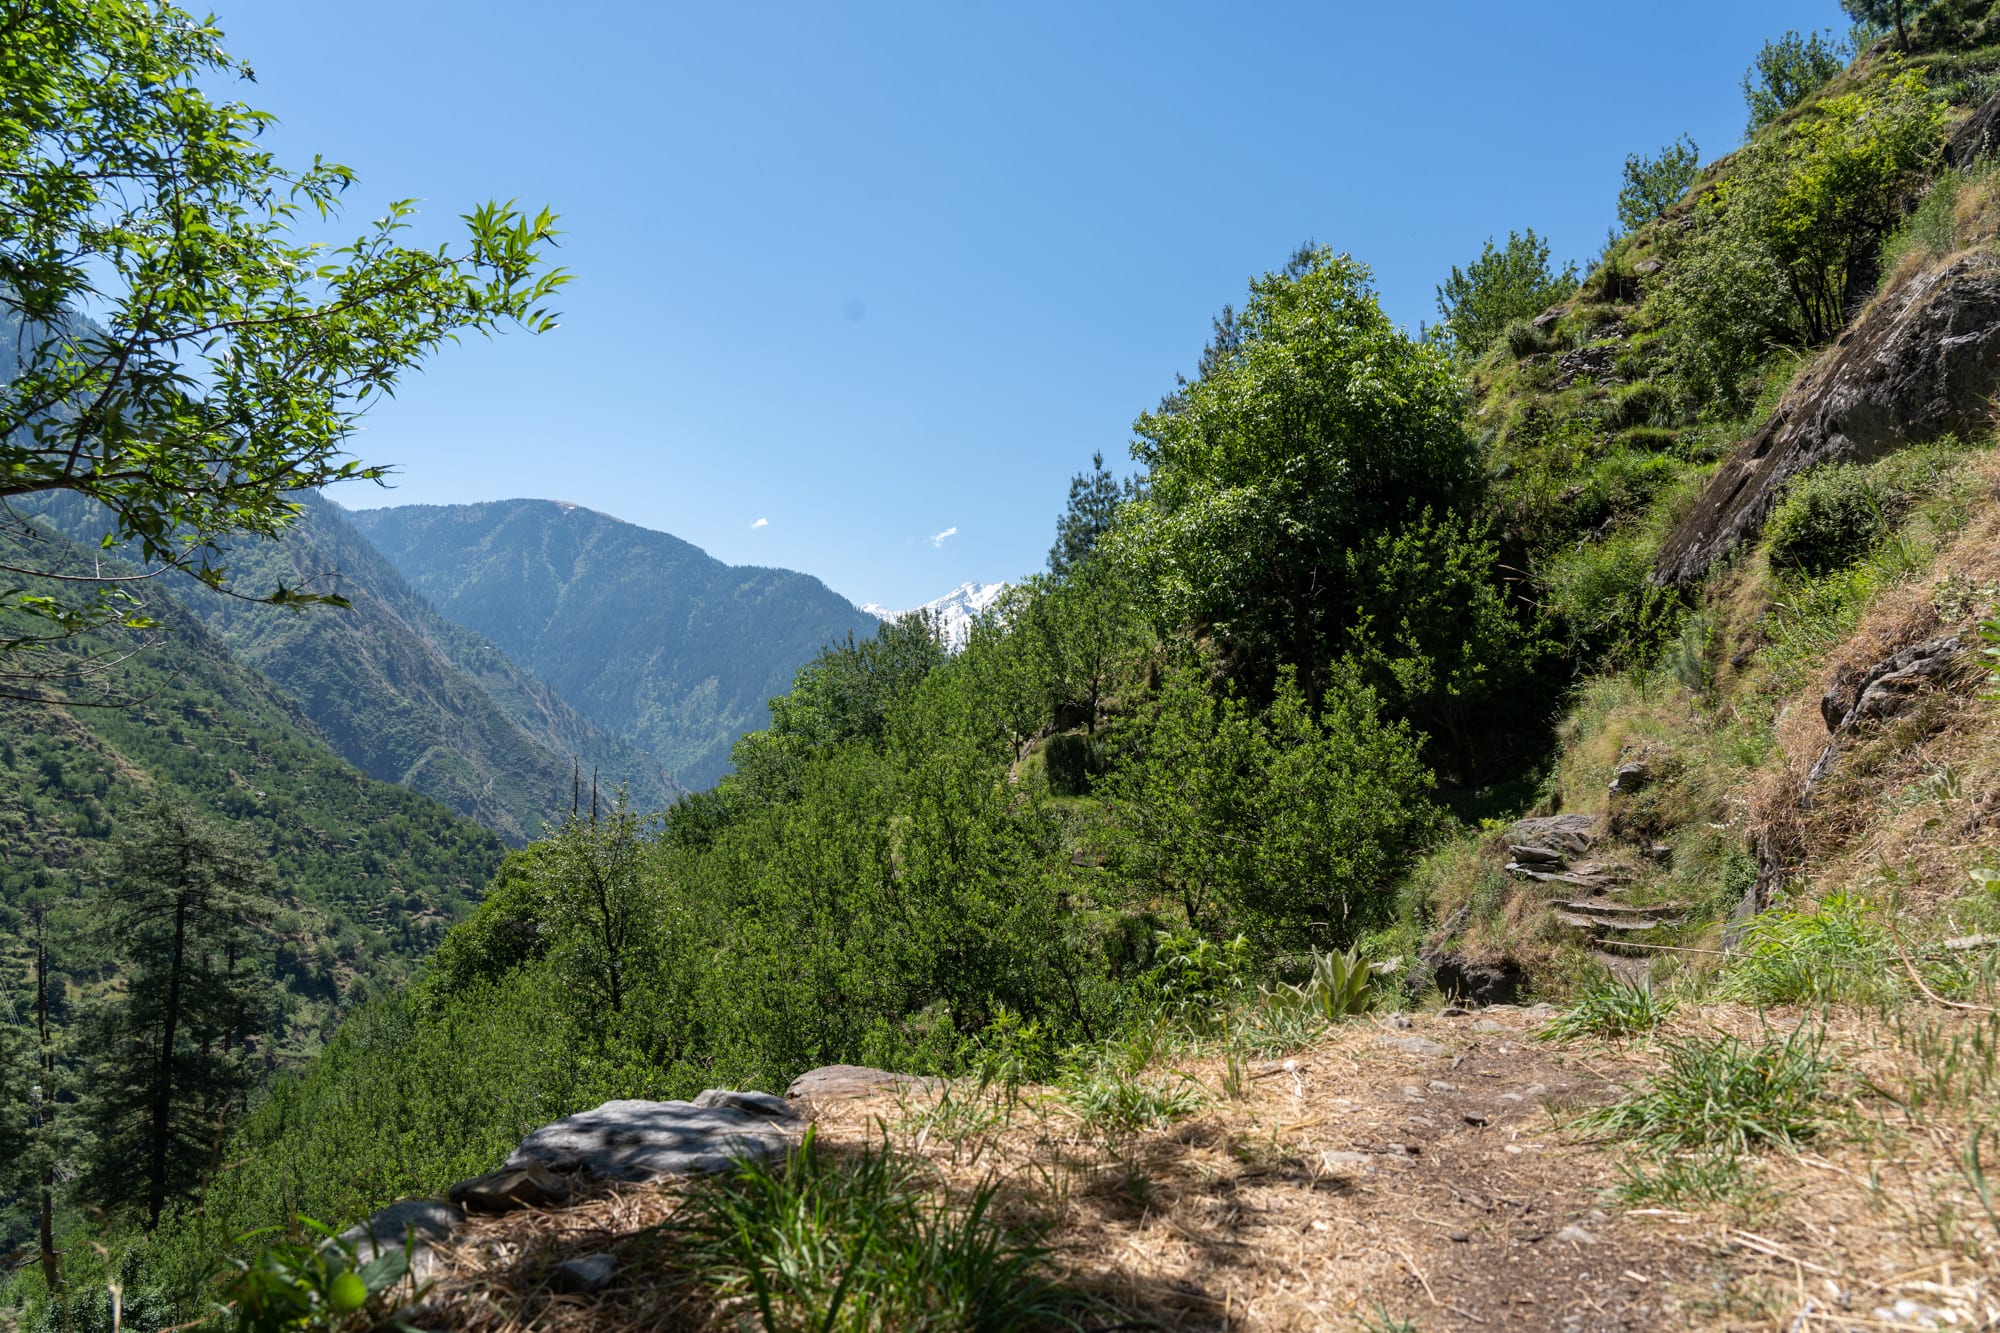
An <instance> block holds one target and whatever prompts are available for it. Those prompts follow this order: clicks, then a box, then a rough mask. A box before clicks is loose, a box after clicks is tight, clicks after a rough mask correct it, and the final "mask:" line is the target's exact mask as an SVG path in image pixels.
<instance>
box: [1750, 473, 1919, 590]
mask: <svg viewBox="0 0 2000 1333" xmlns="http://www.w3.org/2000/svg"><path fill="white" fill-rule="evenodd" d="M1883 501H1884V496H1883V494H1882V491H1881V488H1880V487H1879V486H1878V485H1877V484H1876V482H1875V480H1874V479H1873V478H1872V477H1871V476H1869V474H1868V473H1867V472H1866V471H1865V470H1864V469H1862V468H1860V467H1858V466H1855V465H1854V464H1851V463H1840V464H1834V465H1831V466H1826V467H1817V468H1812V469H1810V470H1809V471H1807V472H1805V473H1803V474H1802V475H1801V476H1799V477H1798V479H1797V480H1795V481H1794V482H1793V483H1792V485H1791V488H1790V489H1789V490H1788V491H1787V492H1786V494H1785V498H1784V500H1783V501H1781V502H1780V503H1779V505H1778V508H1777V510H1776V512H1775V513H1773V514H1772V516H1771V521H1770V523H1769V525H1768V527H1769V532H1770V542H1771V563H1772V564H1774V565H1776V566H1778V567H1779V568H1781V569H1796V570H1800V571H1802V572H1804V573H1807V574H1811V575H1814V576H1818V575H1822V574H1828V573H1831V572H1832V571H1834V570H1836V569H1844V568H1846V567H1847V566H1848V565H1851V564H1853V563H1854V562H1855V561H1857V560H1859V559H1860V558H1861V557H1862V556H1864V555H1866V554H1867V553H1868V549H1869V548H1870V547H1872V546H1873V545H1875V543H1876V542H1878V541H1880V540H1881V539H1882V537H1883V536H1884V534H1886V533H1887V532H1888V531H1889V524H1890V516H1889V514H1888V512H1887V506H1886V505H1885V504H1884V503H1883Z"/></svg>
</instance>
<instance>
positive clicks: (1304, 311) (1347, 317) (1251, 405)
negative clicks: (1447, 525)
mask: <svg viewBox="0 0 2000 1333" xmlns="http://www.w3.org/2000/svg"><path fill="white" fill-rule="evenodd" d="M1232 338H1233V344H1234V345H1233V350H1231V351H1230V352H1229V353H1228V354H1227V355H1223V356H1217V357H1214V358H1213V359H1212V361H1211V363H1210V365H1209V368H1208V369H1207V371H1206V372H1205V373H1204V374H1203V375H1202V376H1201V377H1200V378H1199V379H1198V380H1196V381H1195V382H1194V383H1192V384H1190V385H1187V386H1185V387H1184V388H1183V389H1182V391H1181V392H1180V393H1178V394H1176V395H1175V396H1174V397H1173V398H1171V399H1169V400H1168V401H1167V402H1166V403H1165V404H1163V405H1162V406H1161V408H1160V409H1159V410H1158V411H1156V412H1152V413H1149V414H1147V415H1145V416H1143V417H1141V418H1139V420H1138V422H1137V424H1136V425H1135V427H1134V429H1135V431H1136V432H1137V439H1136V441H1135V442H1134V444H1133V454H1134V455H1135V456H1136V457H1137V458H1138V459H1140V460H1141V461H1142V462H1143V463H1145V464H1146V466H1147V468H1148V474H1147V482H1146V491H1145V494H1143V495H1142V496H1140V497H1139V498H1136V499H1134V500H1132V501H1131V502H1130V503H1129V504H1128V505H1127V506H1126V509H1125V511H1124V513H1123V515H1122V516H1121V520H1120V523H1119V525H1118V527H1117V528H1116V529H1114V531H1113V533H1112V536H1111V538H1110V539H1109V545H1110V550H1111V553H1112V554H1113V555H1114V558H1117V559H1122V560H1127V561H1130V562H1132V564H1133V566H1134V568H1135V570H1136V571H1137V575H1138V586H1140V587H1141V588H1142V589H1144V590H1145V592H1146V594H1147V595H1148V596H1149V597H1150V598H1151V599H1153V601H1154V603H1155V606H1154V608H1153V609H1155V610H1157V612H1158V613H1159V614H1160V615H1161V616H1162V617H1163V618H1164V619H1165V621H1166V622H1167V623H1169V624H1171V625H1175V626H1178V627H1183V628H1187V629H1194V630H1199V631H1202V632H1206V633H1211V634H1214V635H1215V636H1217V637H1218V638H1219V639H1220V640H1221V641H1222V642H1224V643H1225V644H1226V645H1227V646H1228V647H1229V648H1230V650H1231V651H1232V653H1234V654H1236V655H1237V656H1238V659H1239V661H1241V662H1242V663H1243V664H1244V665H1245V666H1246V667H1247V668H1249V669H1252V670H1255V671H1256V672H1258V673H1259V674H1260V675H1261V677H1262V678H1263V679H1265V680H1267V681H1268V680H1269V679H1271V678H1272V677H1273V675H1274V673H1275V669H1276V668H1277V667H1278V666H1280V665H1290V666H1292V667H1294V668H1295V669H1296V670H1297V671H1298V672H1299V678H1300V683H1301V686H1302V688H1303V689H1304V690H1305V693H1306V697H1307V698H1308V699H1309V700H1310V701H1312V702H1313V704H1314V705H1315V706H1317V703H1318V696H1319V693H1320V690H1321V687H1322V683H1323V678H1324V675H1325V672H1326V669H1327V664H1328V663H1329V662H1331V661H1333V660H1334V659H1335V658H1336V657H1338V656H1339V652H1340V647H1339V645H1340V643H1341V641H1342V636H1343V635H1344V633H1345V631H1346V630H1347V629H1348V627H1349V626H1350V624H1351V623H1352V615H1353V608H1354V606H1355V604H1356V602H1357V600H1358V599H1357V597H1356V590H1355V589H1354V588H1353V587H1352V586H1351V583H1350V580H1349V577H1348V565H1347V552H1348V551H1349V550H1351V549H1353V548H1354V547H1356V546H1358V545H1360V544H1362V543H1363V542H1364V541H1366V540H1368V539H1369V537H1370V535H1371V534H1374V533H1376V532H1380V531H1383V530H1386V529H1393V528H1395V527H1398V526H1400V525H1401V524H1404V523H1407V522H1410V521H1413V520H1414V519H1415V518H1416V517H1417V516H1418V515H1419V514H1421V513H1423V512H1424V510H1425V509H1427V508H1428V509H1432V510H1435V511H1436V512H1438V513H1447V512H1453V511H1456V510H1457V509H1458V508H1459V507H1460V506H1461V505H1462V504H1464V503H1467V502H1468V501H1469V500H1470V498H1471V496H1472V493H1473V491H1474V488H1475V485H1476V482H1477V477H1478V472H1477V466H1476V463H1477V453H1476V451H1475V449H1474V447H1473V445H1472V442H1471V441H1470V440H1469V439H1468V438H1467V436H1466V434H1465V431H1464V429H1463V428H1462V426H1461V424H1460V381H1459V379H1458V376H1457V374H1456V372H1455V370H1454V368H1453V365H1452V362H1451V359H1450V357H1449V356H1448V355H1447V354H1446V353H1445V352H1444V351H1443V350H1442V349H1439V348H1437V347H1434V346H1432V345H1430V344H1428V343H1425V342H1422V341H1419V340H1416V339H1413V338H1410V337H1408V336H1407V335H1405V334H1404V333H1403V332H1402V331H1401V330H1399V329H1397V328H1396V327H1395V326H1394V325H1393V324H1391V323H1390V322H1389V319H1388V317H1387V316H1385V315H1384V314H1383V313H1382V309H1381V307H1380V306H1379V305H1378V304H1377V303H1376V299H1375V294H1374V291H1373V289H1372V288H1371V286H1370V284H1369V274H1368V270H1367V269H1366V268H1365V267H1364V266H1363V265H1361V264H1359V263H1357V262H1355V261H1354V260H1353V259H1350V258H1348V257H1346V256H1344V255H1335V254H1333V253H1332V252H1331V251H1329V250H1324V249H1321V250H1316V251H1312V252H1310V253H1309V255H1308V256H1307V259H1306V262H1305V263H1304V264H1303V265H1302V266H1295V269H1294V270H1293V271H1289V272H1286V273H1274V274H1266V275H1265V276H1264V277H1262V278H1259V279H1258V280H1257V281H1256V282H1254V283H1253V284H1252V285H1251V293H1250V300H1249V301H1248V302H1247V303H1246V305H1245V306H1244V308H1243V310H1242V311H1241V312H1240V313H1239V314H1237V315H1236V316H1235V322H1234V324H1233V326H1232Z"/></svg>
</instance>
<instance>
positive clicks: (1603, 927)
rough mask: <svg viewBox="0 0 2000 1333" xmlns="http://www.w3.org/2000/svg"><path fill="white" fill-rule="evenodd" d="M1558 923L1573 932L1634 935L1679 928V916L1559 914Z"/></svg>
mask: <svg viewBox="0 0 2000 1333" xmlns="http://www.w3.org/2000/svg"><path fill="white" fill-rule="evenodd" d="M1555 918H1556V920H1557V921H1560V922H1561V923H1562V924H1563V925H1565V926H1568V927H1570V928H1571V929H1573V930H1582V931H1587V932H1589V933H1590V934H1593V935H1595V934H1598V933H1599V932H1600V931H1607V930H1608V931H1616V932H1619V933H1622V934H1628V935H1634V934H1640V933H1643V932H1645V931H1648V930H1658V929H1659V928H1660V927H1662V926H1678V925H1679V924H1680V923H1681V919H1680V918H1679V917H1677V916H1580V915H1578V914H1577V913H1575V912H1557V913H1556V914H1555Z"/></svg>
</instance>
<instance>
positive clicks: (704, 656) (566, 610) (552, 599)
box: [348, 500, 876, 787]
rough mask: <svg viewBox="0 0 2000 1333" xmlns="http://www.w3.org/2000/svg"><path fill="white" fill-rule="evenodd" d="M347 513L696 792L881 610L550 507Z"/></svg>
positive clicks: (803, 581) (453, 614)
mask: <svg viewBox="0 0 2000 1333" xmlns="http://www.w3.org/2000/svg"><path fill="white" fill-rule="evenodd" d="M348 519H349V521H350V522H352V523H353V525H354V526H355V527H356V528H357V529H358V530H359V531H360V532H362V533H363V534H364V535H365V536H366V537H367V538H368V539H369V540H370V541H371V542H373V543H374V544H375V546H376V547H377V548H378V549H379V550H380V551H381V552H382V553H383V554H384V555H386V556H387V557H388V558H389V559H390V560H391V561H393V562H394V563H395V565H396V567H397V568H398V569H400V570H401V571H402V573H403V576H404V577H405V578H407V579H408V580H409V581H410V583H411V585H412V586H414V587H415V588H416V589H417V591H418V592H420V593H422V594H423V595H424V596H425V597H427V598H429V599H430V602H431V604H432V605H433V606H435V607H436V608H437V609H438V610H439V611H440V612H442V613H443V614H444V615H445V616H446V617H448V618H450V619H451V620H454V621H456V622H457V623H459V624H460V625H463V626H465V627H467V628H468V629H471V630H474V631H476V632H478V633H480V634H483V635H485V636H486V637H487V638H489V639H491V640H493V642H495V643H496V644H498V645H499V646H500V647H501V648H502V649H503V650H504V651H505V652H506V653H507V654H508V655H509V656H511V657H513V658H514V660H515V661H517V662H520V663H521V664H522V665H523V666H525V667H527V668H528V669H529V670H530V671H532V672H534V673H535V675H537V676H538V677H540V678H541V679H543V680H545V681H547V682H548V683H549V684H550V685H552V686H554V687H555V689H556V690H557V691H558V692H559V693H560V694H561V695H562V696H563V697H564V698H565V699H567V700H569V701H570V702H571V703H572V704H574V705H576V707H577V708H578V709H579V710H580V711H581V712H583V713H584V715H585V716H587V717H589V718H590V719H591V720H592V721H593V722H595V723H597V724H598V725H599V726H601V727H604V728H605V729H606V730H608V731H610V732H612V733H613V734H615V735H618V736H621V737H623V738H625V739H627V740H629V741H632V742H634V743H636V744H638V745H642V746H644V747H645V748H646V749H648V750H650V751H652V752H653V753H654V754H656V755H659V756H660V757H661V758H662V759H664V760H666V762H667V766H668V768H669V770H670V771H671V772H672V773H673V775H674V776H675V777H676V778H678V779H679V780H680V781H681V782H682V783H684V784H685V785H687V786H689V787H703V786H707V785H708V784H710V783H712V782H714V781H715V780H716V779H717V778H718V777H720V776H721V775H722V774H723V773H724V772H726V771H727V769H728V763H729V748H730V746H731V745H732V744H734V742H735V740H736V738H737V737H738V736H740V735H741V734H742V733H744V732H745V731H749V730H752V729H754V728H758V727H762V726H763V725H765V722H766V721H767V719H768V713H767V709H766V706H767V704H768V702H769V700H770V699H771V698H772V697H773V696H774V695H778V694H782V693H784V692H785V691H787V690H789V689H790V688H791V684H792V677H793V675H794V674H795V673H796V672H797V671H798V669H799V667H801V666H803V665H804V664H805V663H806V662H807V661H809V660H810V659H811V658H812V657H813V655H814V654H815V653H817V652H818V651H819V650H820V649H821V648H822V647H824V646H825V645H826V644H827V643H829V642H832V641H834V640H838V639H843V638H845V637H846V636H847V635H848V634H850V633H853V634H857V635H871V634H873V633H874V632H875V626H876V621H875V618H874V617H873V616H870V615H867V614H865V613H864V612H862V611H860V610H857V609H856V608H855V607H854V606H853V605H852V604H850V603H849V602H848V601H847V600H846V599H845V598H843V597H841V596H840V595H839V594H837V593H835V592H834V591H833V590H832V589H830V588H828V587H827V586H826V585H825V584H823V583H821V582H820V581H819V580H818V579H816V578H812V577H810V576H809V575H805V574H798V573H794V572H792V571H790V570H783V569H760V568H755V567H748V566H731V565H725V564H723V563H722V562H721V561H719V560H716V559H714V558H712V557H710V556H709V555H708V554H706V553H705V552H703V551H701V550H700V549H698V548H697V547H694V546H691V545H689V544H688V543H687V542H684V541H682V540H680V539H679V538H678V537H672V536H669V535H667V534H666V533H663V532H653V531H650V530H648V529H646V528H641V527H636V526H634V525H632V524H630V523H624V522H621V521H619V520H618V519H615V518H612V517H610V516H608V515H605V514H599V513H596V512H594V511H592V510H588V509H583V508H579V507H578V506H576V505H567V504H561V503H559V502H556V501H551V500H503V501H496V502H494V503H491V504H477V505H405V506H399V507H394V508H389V509H370V510H358V511H354V512H352V513H350V514H349V515H348Z"/></svg>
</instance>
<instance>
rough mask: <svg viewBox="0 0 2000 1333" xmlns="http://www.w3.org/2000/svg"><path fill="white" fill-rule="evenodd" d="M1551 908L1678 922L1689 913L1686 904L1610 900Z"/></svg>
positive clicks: (1588, 900) (1578, 901) (1576, 901)
mask: <svg viewBox="0 0 2000 1333" xmlns="http://www.w3.org/2000/svg"><path fill="white" fill-rule="evenodd" d="M1550 906H1552V907H1557V908H1561V909H1562V910H1564V911H1569V912H1581V913H1584V914H1586V915H1590V916H1600V917H1605V918H1618V917H1629V916H1662V917H1666V916H1670V917H1673V918H1674V919H1675V920H1677V921H1678V920H1680V919H1681V918H1682V917H1685V916H1686V915H1687V912H1688V909H1687V906H1686V904H1684V903H1627V902H1613V901H1612V900H1611V899H1609V898H1572V899H1570V900H1569V901H1567V902H1560V901H1559V902H1555V903H1551V904H1550Z"/></svg>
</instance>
